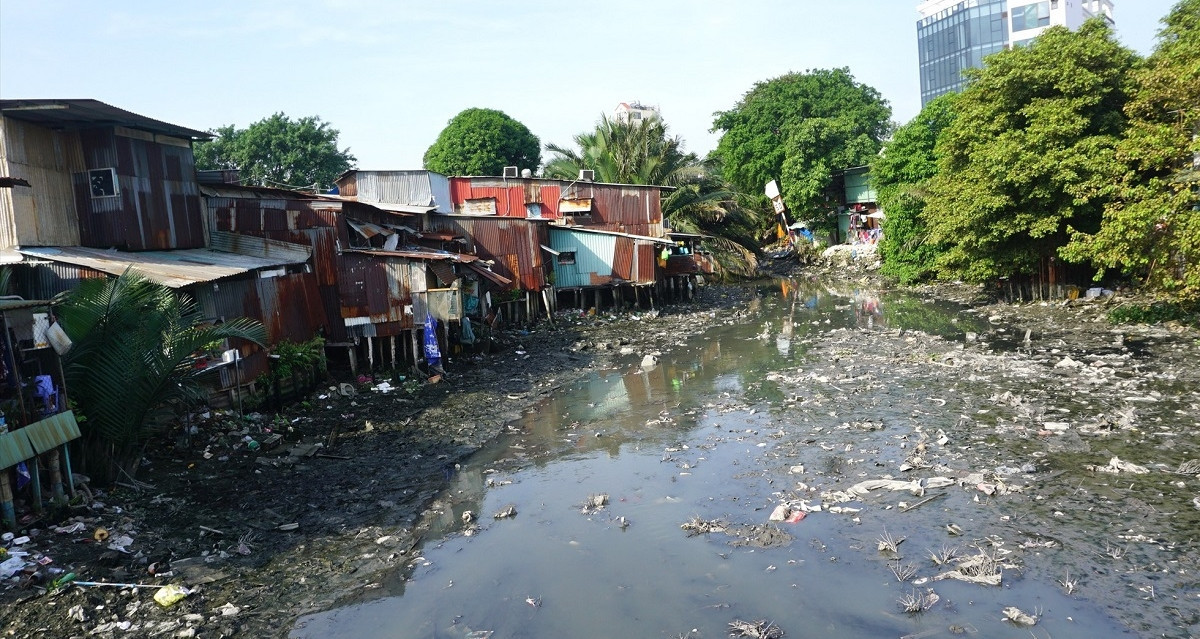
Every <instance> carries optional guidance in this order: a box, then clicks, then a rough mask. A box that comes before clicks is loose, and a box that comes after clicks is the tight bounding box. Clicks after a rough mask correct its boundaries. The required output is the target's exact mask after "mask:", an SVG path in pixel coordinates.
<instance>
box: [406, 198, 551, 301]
mask: <svg viewBox="0 0 1200 639" xmlns="http://www.w3.org/2000/svg"><path fill="white" fill-rule="evenodd" d="M455 179H457V178H455ZM429 223H430V226H432V227H433V228H432V229H431V230H435V231H451V232H453V233H456V234H460V235H463V236H464V237H465V238H466V239H467V242H468V243H469V250H470V251H471V252H473V253H474V254H475V255H478V256H479V257H481V258H483V259H485V260H493V261H494V262H495V264H494V265H493V267H492V270H493V271H495V272H496V273H499V274H500V275H503V276H504V277H506V278H508V279H510V280H513V285H512V288H519V289H521V290H526V291H540V290H542V289H543V288H545V286H546V273H545V264H544V262H543V259H542V249H541V246H542V245H543V244H546V243H547V242H548V240H547V236H546V224H545V223H543V222H531V221H529V220H524V219H520V218H503V217H462V216H457V215H431V216H429Z"/></svg>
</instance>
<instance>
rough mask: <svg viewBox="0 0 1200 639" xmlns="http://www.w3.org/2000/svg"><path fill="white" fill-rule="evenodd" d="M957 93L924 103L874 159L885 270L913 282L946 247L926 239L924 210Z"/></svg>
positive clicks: (932, 271) (931, 272) (931, 269)
mask: <svg viewBox="0 0 1200 639" xmlns="http://www.w3.org/2000/svg"><path fill="white" fill-rule="evenodd" d="M957 99H958V94H957V93H947V94H946V95H943V96H941V97H938V98H937V99H935V100H933V101H931V102H930V103H929V104H927V105H925V108H923V109H921V112H920V113H918V114H917V116H916V117H915V118H913V119H912V120H911V121H910V122H909V123H908V124H905V125H904V126H902V127H900V128H899V129H897V130H896V133H895V134H894V135H893V136H892V139H891V140H889V141H888V143H887V144H886V145H885V146H884V149H883V152H882V153H881V154H880V155H879V156H878V157H877V158H876V159H875V161H874V162H873V163H872V164H871V180H872V181H873V182H874V184H875V188H876V189H877V191H878V193H879V205H880V206H881V207H882V209H883V212H884V214H885V215H886V217H885V218H884V220H883V239H881V240H880V241H879V253H880V257H881V258H882V259H883V267H882V268H881V269H880V272H882V273H883V274H884V275H887V276H889V277H894V278H896V279H897V280H899V281H900V282H902V283H905V284H911V283H913V282H917V281H920V280H923V279H926V278H928V277H931V276H933V275H934V274H935V273H936V259H937V256H938V255H940V254H941V252H942V251H943V250H945V249H944V247H940V246H938V245H936V244H934V243H932V242H929V241H927V238H928V235H929V231H928V229H927V228H926V225H925V221H924V220H923V219H922V218H921V212H922V211H923V210H924V209H925V195H926V188H927V186H928V183H929V180H930V179H931V178H933V176H935V175H937V157H936V155H935V153H934V149H935V147H936V145H937V140H938V138H939V137H940V136H941V134H942V132H943V131H945V130H946V129H947V128H949V126H950V125H951V124H952V123H953V122H954V102H955V101H956V100H957Z"/></svg>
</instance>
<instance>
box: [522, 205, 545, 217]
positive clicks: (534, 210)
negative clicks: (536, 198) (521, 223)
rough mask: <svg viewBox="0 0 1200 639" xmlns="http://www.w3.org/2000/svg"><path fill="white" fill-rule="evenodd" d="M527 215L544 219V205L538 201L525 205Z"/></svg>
mask: <svg viewBox="0 0 1200 639" xmlns="http://www.w3.org/2000/svg"><path fill="white" fill-rule="evenodd" d="M525 217H527V218H529V219H531V220H540V219H542V205H541V204H539V203H537V202H530V203H528V204H526V205H525Z"/></svg>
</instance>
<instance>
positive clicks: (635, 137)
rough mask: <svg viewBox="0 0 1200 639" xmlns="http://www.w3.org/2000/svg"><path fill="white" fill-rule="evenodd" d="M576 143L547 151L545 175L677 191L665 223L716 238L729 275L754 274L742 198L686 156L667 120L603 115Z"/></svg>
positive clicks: (668, 200)
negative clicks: (582, 175)
mask: <svg viewBox="0 0 1200 639" xmlns="http://www.w3.org/2000/svg"><path fill="white" fill-rule="evenodd" d="M575 144H576V145H578V147H579V150H578V151H576V150H574V149H570V148H566V147H562V146H559V145H556V144H549V145H547V146H546V150H547V151H549V152H550V153H552V154H554V156H553V157H551V159H550V161H549V162H547V164H546V167H545V169H544V170H543V174H544V175H545V176H546V177H549V178H556V179H563V180H571V179H574V178H575V177H576V176H577V175H579V171H580V170H583V169H589V170H592V171H595V173H596V180H597V181H599V182H608V183H612V184H655V185H660V186H669V187H673V190H672V191H671V192H670V193H668V194H667V195H666V197H665V198H664V199H663V202H662V212H663V219H664V221H666V223H667V224H668V225H669V226H670V227H671V228H673V229H676V230H679V231H682V232H685V233H696V234H700V235H709V236H712V237H711V239H710V240H709V242H708V244H709V245H710V248H711V249H713V251H714V253H715V254H716V256H717V261H718V262H719V263H720V264H721V265H722V266H723V267H725V269H726V270H727V271H728V272H731V273H737V274H746V273H749V272H751V271H752V270H753V268H752V266H753V261H754V255H755V253H756V252H755V251H754V250H753V249H749V248H746V247H749V246H754V245H755V244H754V241H753V233H752V232H749V231H747V230H746V229H748V228H749V227H748V226H746V224H747V223H749V222H750V221H751V219H752V218H751V216H750V215H748V213H747V209H746V208H744V207H743V206H742V205H741V202H740V200H741V197H740V196H739V195H738V194H736V193H735V192H734V191H733V190H732V189H731V187H730V186H729V185H728V184H727V183H726V182H725V181H724V179H723V178H722V174H721V171H720V170H717V169H716V168H715V167H713V166H711V163H710V162H709V161H707V160H702V159H700V158H699V157H697V156H696V154H695V153H688V152H685V151H684V148H683V140H682V139H681V138H679V137H678V136H676V137H671V136H670V135H669V132H668V129H667V125H666V124H664V123H663V122H662V121H661V120H659V119H657V118H651V119H647V120H640V121H637V122H628V121H623V120H615V119H610V118H608V117H606V116H601V117H600V121H599V123H598V124H597V125H596V128H595V130H593V131H588V132H585V133H581V134H579V135H576V136H575Z"/></svg>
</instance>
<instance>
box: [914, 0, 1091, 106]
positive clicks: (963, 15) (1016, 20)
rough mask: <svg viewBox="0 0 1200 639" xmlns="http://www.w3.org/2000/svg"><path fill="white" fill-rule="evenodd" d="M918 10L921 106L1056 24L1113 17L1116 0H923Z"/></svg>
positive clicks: (1070, 25) (1074, 24)
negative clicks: (987, 60)
mask: <svg viewBox="0 0 1200 639" xmlns="http://www.w3.org/2000/svg"><path fill="white" fill-rule="evenodd" d="M917 12H918V13H919V14H920V15H921V19H920V20H918V21H917V55H918V56H919V60H920V65H921V105H922V106H924V105H925V104H927V103H928V102H929V101H930V100H932V99H934V98H936V97H938V96H939V95H942V94H943V93H950V92H951V91H958V90H960V89H962V88H963V85H964V84H965V80H964V79H963V76H962V72H963V70H964V69H969V68H972V67H981V66H983V58H984V57H985V56H987V55H989V54H992V53H995V52H997V51H1001V50H1003V49H1007V48H1010V47H1014V46H1021V45H1023V44H1028V43H1029V41H1030V40H1033V39H1034V38H1036V37H1037V36H1039V35H1041V33H1042V32H1043V31H1045V30H1046V29H1047V28H1049V27H1051V26H1054V25H1063V26H1065V27H1067V28H1068V29H1075V28H1078V27H1079V26H1080V25H1081V24H1083V23H1084V21H1085V20H1087V19H1089V18H1093V17H1097V16H1099V17H1102V18H1104V19H1105V20H1106V21H1108V23H1109V24H1110V25H1111V24H1112V23H1113V3H1112V0H1041V1H1038V2H1034V1H1031V0H924V2H921V3H920V4H919V5H917Z"/></svg>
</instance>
